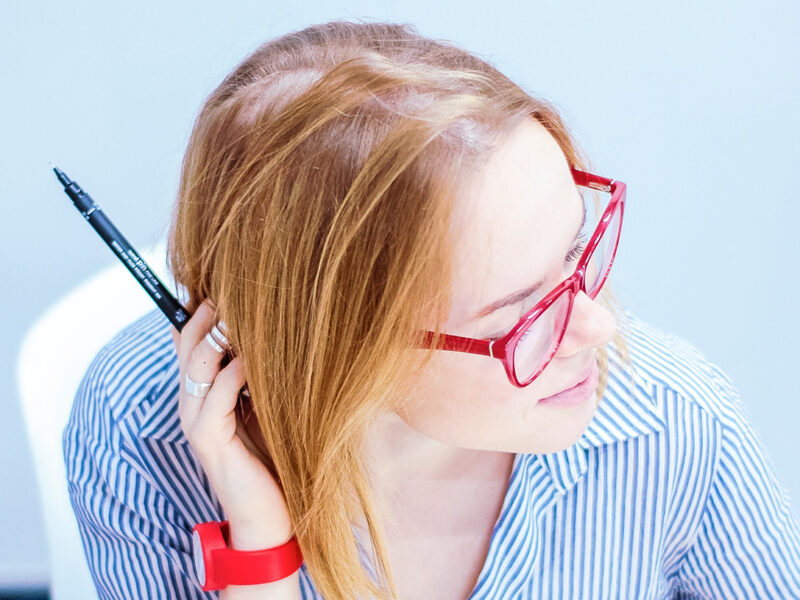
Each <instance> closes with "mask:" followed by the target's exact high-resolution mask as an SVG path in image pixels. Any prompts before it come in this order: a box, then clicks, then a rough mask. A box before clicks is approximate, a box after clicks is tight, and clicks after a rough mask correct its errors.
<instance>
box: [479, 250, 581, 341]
mask: <svg viewBox="0 0 800 600" xmlns="http://www.w3.org/2000/svg"><path fill="white" fill-rule="evenodd" d="M585 242H586V240H585V239H584V238H583V236H581V237H579V238H578V241H577V242H575V245H574V246H573V247H572V249H571V250H570V251H569V252H567V256H566V257H565V258H564V262H566V263H571V262H574V261H576V260H578V259H579V258H580V257H581V254H583V251H584V250H585V249H586V244H585ZM528 331H530V329H529V330H528ZM528 331H526V332H525V333H523V334H522V338H520V339H523V338H524V337H525V336H526V335H528ZM504 335H505V333H503V334H498V335H495V336H492V337H488V338H485V339H487V340H489V341H494V340H499V339H500V338H501V337H503V336H504Z"/></svg>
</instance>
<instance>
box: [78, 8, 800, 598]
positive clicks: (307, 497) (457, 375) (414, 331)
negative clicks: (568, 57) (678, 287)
mask: <svg viewBox="0 0 800 600" xmlns="http://www.w3.org/2000/svg"><path fill="white" fill-rule="evenodd" d="M593 173H594V170H593V169H592V168H591V167H590V165H589V163H588V161H587V160H586V159H585V158H584V157H583V156H582V154H581V152H580V151H579V149H578V148H577V146H576V143H575V141H574V140H573V139H572V137H571V135H570V133H569V132H568V130H567V129H566V127H565V126H564V124H563V122H562V121H561V119H560V118H559V116H558V113H557V112H556V110H555V109H554V108H553V107H552V106H551V105H550V104H548V103H547V102H545V101H543V100H541V99H537V98H534V97H532V96H531V95H530V94H529V93H527V92H525V91H524V90H522V89H521V88H520V87H519V86H517V85H516V84H514V83H512V82H511V81H510V80H508V79H507V78H506V77H505V76H503V75H502V74H501V73H499V72H498V71H497V70H496V69H494V68H493V67H492V66H490V65H489V64H487V63H486V62H484V61H483V60H481V59H479V58H477V57H475V56H474V55H472V54H469V53H467V52H466V51H464V50H462V49H460V48H458V47H456V46H454V45H452V44H450V43H447V42H443V41H437V40H431V39H428V38H425V37H423V36H421V35H420V34H419V33H417V31H416V30H415V29H414V28H413V27H411V26H408V25H395V24H380V23H349V22H331V23H327V24H323V25H317V26H312V27H308V28H306V29H303V30H302V31H298V32H295V33H292V34H288V35H285V36H283V37H281V38H278V39H275V40H272V41H270V42H269V43H267V44H264V45H263V46H262V47H260V48H258V49H257V50H256V51H255V52H254V53H252V54H251V55H250V56H248V57H247V58H246V59H245V60H244V61H243V62H242V63H241V64H240V65H238V66H237V67H236V68H235V69H234V70H233V72H232V73H231V74H229V75H228V76H227V77H226V79H225V80H224V81H223V82H222V84H221V85H220V86H219V87H218V88H217V89H216V90H215V91H214V92H213V93H212V94H211V96H210V97H209V98H208V99H207V101H206V103H205V105H204V107H203V109H202V110H201V112H200V115H199V117H198V119H197V121H196V124H195V127H194V131H193V133H192V137H191V140H190V142H189V146H188V149H187V152H186V155H185V160H184V163H183V169H182V174H181V183H180V189H179V194H178V201H177V209H176V214H175V217H174V220H173V227H172V230H171V232H170V237H169V252H168V253H169V260H170V266H171V269H172V272H173V274H174V277H175V285H176V286H177V287H179V288H180V289H182V290H184V291H185V293H186V297H187V298H188V301H187V302H186V303H185V304H186V306H187V308H188V309H189V311H190V312H192V313H193V317H192V319H191V320H190V321H189V323H188V324H187V325H186V326H185V328H184V329H183V331H182V332H181V334H178V333H177V331H175V330H174V328H171V327H170V325H169V323H168V321H167V320H166V319H165V318H164V317H163V316H162V315H160V313H158V312H156V311H154V312H152V313H150V314H149V315H147V316H146V317H144V318H142V319H140V320H139V321H137V322H136V323H134V324H132V325H131V326H130V327H128V328H127V329H126V330H124V331H123V332H121V333H120V334H119V335H118V336H117V337H116V338H114V340H112V341H111V342H110V343H109V344H108V346H106V348H105V349H104V350H103V351H102V352H101V353H100V354H99V355H98V357H97V358H96V359H95V361H94V363H93V365H92V367H91V368H90V369H89V371H88V372H87V374H86V376H85V378H84V382H83V385H82V387H81V389H80V391H79V394H78V396H77V398H76V403H75V407H74V409H73V413H72V415H71V419H70V422H69V425H68V427H67V429H66V431H65V453H66V460H67V467H68V477H69V480H70V489H71V497H72V502H73V506H74V508H75V512H76V515H77V518H78V523H79V526H80V530H81V533H82V536H83V539H84V544H85V547H86V550H87V556H88V559H89V563H90V567H91V570H92V573H93V576H94V579H95V582H96V584H97V587H98V591H99V593H100V595H101V597H103V598H138V597H147V598H156V597H157V598H202V597H213V595H214V593H213V592H203V591H202V589H201V585H200V583H199V581H198V578H197V577H196V576H195V572H194V566H195V563H193V559H192V555H191V552H192V530H193V527H194V526H195V525H196V524H198V523H204V522H215V521H223V520H227V521H228V526H229V539H228V542H227V543H228V545H229V546H230V547H231V548H233V549H235V550H240V551H256V550H262V549H267V548H273V547H276V546H279V545H282V544H284V543H286V542H287V540H288V541H290V542H291V540H292V538H293V537H295V539H296V541H297V542H298V543H299V547H300V548H301V549H302V558H303V559H304V563H303V565H302V566H301V567H300V568H299V570H296V571H294V572H293V573H291V574H290V575H287V576H285V577H282V578H281V579H278V580H275V581H271V582H268V583H258V584H255V583H254V584H251V585H227V587H225V588H224V589H223V590H222V591H221V592H220V596H219V597H221V598H226V599H228V600H232V599H236V598H281V599H288V598H304V599H307V598H326V599H328V600H331V599H345V598H347V599H350V598H369V597H387V598H388V597H396V598H402V599H417V598H426V599H427V598H437V599H457V598H458V599H461V598H491V599H506V598H794V597H800V527H798V521H797V516H796V514H795V513H794V512H793V510H792V508H791V506H790V503H789V500H788V498H787V495H786V493H785V491H784V490H783V488H782V487H781V485H780V483H779V481H778V479H777V478H776V475H775V472H774V470H773V468H772V466H771V465H770V463H769V461H768V459H767V458H766V456H765V453H764V450H763V448H762V446H761V445H760V443H759V441H758V439H757V438H756V436H755V434H754V432H753V429H752V427H751V425H750V423H749V421H748V419H747V417H746V416H745V414H744V413H743V410H742V407H741V404H740V402H739V399H738V394H737V391H736V389H735V387H734V385H733V383H732V381H731V380H730V379H729V378H728V377H727V376H726V375H725V374H724V373H723V372H721V371H720V370H719V368H717V367H716V366H715V365H713V364H711V363H709V362H708V361H707V360H706V359H705V358H704V357H703V356H702V355H701V354H700V353H698V352H697V351H696V350H695V349H694V348H693V347H692V346H691V345H690V344H688V343H686V342H684V341H682V340H680V339H676V338H674V337H672V336H669V335H667V334H665V333H663V332H660V331H658V330H656V329H654V328H652V327H650V326H648V325H646V324H645V323H643V322H641V321H639V320H637V319H635V318H634V317H633V316H632V315H630V314H629V313H627V312H625V311H624V310H621V309H618V308H617V309H615V308H614V303H613V301H612V299H611V297H610V295H609V290H608V287H603V285H604V283H605V279H606V277H607V275H608V270H609V269H610V267H611V264H612V262H613V256H614V252H615V250H616V247H617V242H618V239H619V233H620V226H621V222H622V215H623V209H624V202H625V186H624V184H622V183H621V182H615V181H613V180H611V179H606V178H604V177H600V176H597V175H594V174H593ZM565 281H566V283H564V282H565ZM534 317H535V320H534ZM220 320H221V321H224V323H226V324H227V331H226V334H227V339H226V340H223V339H221V338H220V336H219V335H218V334H215V335H216V337H215V335H210V332H211V330H212V326H213V325H214V324H215V323H216V322H217V321H220ZM464 338H468V339H464ZM225 341H227V342H229V344H230V346H231V347H232V348H234V349H235V353H236V356H237V358H235V359H234V360H232V361H231V362H230V363H229V364H227V365H225V364H224V360H223V352H224V350H225V348H224V346H219V342H225ZM245 382H246V383H247V387H248V389H249V392H250V397H251V398H252V399H253V400H252V402H246V401H244V399H243V401H242V402H238V401H237V398H238V392H239V390H240V388H241V387H242V386H243V385H244V384H245ZM203 384H205V386H204V385H203ZM567 390H569V391H567ZM190 392H192V393H190ZM198 560H200V559H198ZM201 562H202V561H201ZM201 575H202V574H201Z"/></svg>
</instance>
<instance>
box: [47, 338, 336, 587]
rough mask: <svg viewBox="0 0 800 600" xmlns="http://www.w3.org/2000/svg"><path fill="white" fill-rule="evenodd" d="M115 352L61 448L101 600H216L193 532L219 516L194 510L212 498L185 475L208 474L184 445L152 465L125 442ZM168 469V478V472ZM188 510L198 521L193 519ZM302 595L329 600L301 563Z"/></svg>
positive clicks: (133, 441)
mask: <svg viewBox="0 0 800 600" xmlns="http://www.w3.org/2000/svg"><path fill="white" fill-rule="evenodd" d="M114 352H115V350H114V348H113V347H111V346H109V347H107V348H105V349H104V350H102V351H101V352H100V353H99V354H98V356H97V357H96V358H95V360H94V361H93V363H92V364H91V365H90V367H89V369H88V370H87V372H86V374H85V375H84V377H83V380H82V382H81V385H80V387H79V389H78V392H77V394H76V397H75V402H74V404H73V408H72V411H71V414H70V417H69V420H68V422H67V425H66V427H65V428H64V432H63V438H62V442H63V452H64V461H65V465H66V475H67V485H68V489H69V498H70V503H71V505H72V508H73V511H74V512H75V517H76V519H77V524H78V530H79V532H80V535H81V539H82V543H83V548H84V553H85V556H86V560H87V563H88V567H89V571H90V573H91V576H92V579H93V581H94V585H95V587H96V589H97V594H98V597H99V598H100V599H101V600H110V599H114V600H123V599H124V600H132V599H138V598H148V599H149V598H153V599H155V598H170V599H181V600H184V599H188V600H195V599H208V598H218V597H219V594H218V592H205V591H203V589H202V587H201V586H200V584H199V582H198V580H197V578H196V575H195V571H194V563H193V559H192V529H193V527H194V524H195V523H196V522H200V521H207V520H218V519H221V518H223V515H222V513H221V511H220V512H219V513H215V512H211V511H210V509H207V508H205V509H200V508H198V505H199V504H201V503H202V497H203V495H204V494H205V493H206V492H205V490H204V489H202V488H201V487H198V486H197V485H196V483H195V482H194V481H193V480H192V479H191V478H189V477H188V475H187V474H188V473H192V472H194V471H195V470H197V469H200V470H201V469H202V467H201V466H200V465H199V463H196V464H195V462H194V460H193V458H192V457H193V455H192V453H191V450H190V449H189V447H188V444H180V445H179V446H172V445H171V444H168V443H164V445H159V446H157V449H154V450H153V451H152V452H153V455H155V454H156V453H157V454H158V455H159V456H160V457H161V459H162V460H161V461H160V462H159V464H158V465H155V464H153V463H151V462H148V461H150V460H151V458H152V457H151V456H150V455H149V454H148V453H144V452H142V447H141V445H140V444H141V443H142V440H141V438H138V437H137V438H133V437H132V436H130V435H126V433H125V428H124V427H123V426H121V425H120V423H119V422H118V421H117V419H116V418H115V414H116V413H117V412H119V410H120V408H119V406H120V405H124V404H125V401H124V400H120V398H123V397H124V396H125V395H126V394H127V392H125V391H124V387H125V386H124V385H122V384H121V383H120V381H121V380H124V379H125V378H124V376H121V375H120V373H115V372H114V371H113V369H114V367H113V365H114V364H115V363H118V362H119V361H118V357H115V355H114V354H113V353H114ZM123 375H124V374H123ZM107 382H110V383H107ZM131 387H135V386H131ZM109 389H114V390H115V391H114V393H113V394H109V393H108V391H107V390H109ZM130 393H133V392H130ZM112 407H114V408H112ZM129 410H130V408H129V407H128V408H125V409H122V412H125V411H129ZM166 465H170V467H169V468H168V470H162V469H163V468H167V466H166ZM165 481H169V482H170V485H171V486H173V487H175V486H177V487H180V488H181V489H182V490H183V497H184V498H185V503H188V504H189V505H192V506H183V507H180V506H177V505H176V500H175V496H174V493H173V494H170V493H167V492H166V491H165V490H166V488H165V487H164V485H162V484H164V482H165ZM170 489H171V488H170ZM182 509H183V510H182ZM187 510H191V511H192V513H193V514H194V515H195V517H192V516H187ZM300 592H301V597H302V598H303V600H323V599H322V596H320V595H319V594H318V593H317V592H316V591H315V589H314V586H313V583H312V581H311V578H310V576H309V574H308V571H307V568H306V565H305V563H303V565H302V566H301V567H300Z"/></svg>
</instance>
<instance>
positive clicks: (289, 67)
mask: <svg viewBox="0 0 800 600" xmlns="http://www.w3.org/2000/svg"><path fill="white" fill-rule="evenodd" d="M530 118H534V119H536V120H537V121H538V122H539V123H541V124H542V125H543V126H544V127H545V128H546V129H547V130H548V132H549V133H550V134H551V135H552V136H553V138H554V139H555V141H556V142H557V143H558V144H559V146H560V148H561V150H562V151H563V152H564V155H565V156H566V159H567V162H568V163H569V165H570V166H572V167H575V168H577V169H580V170H589V171H591V170H592V169H591V167H590V166H589V163H588V161H587V160H586V159H585V157H583V156H582V154H581V153H580V150H579V149H578V147H577V145H576V143H575V142H574V141H573V139H572V136H571V134H570V133H569V132H568V130H567V128H566V126H565V125H564V123H563V122H562V120H561V119H560V117H559V115H558V113H557V111H556V110H555V108H554V107H553V106H552V105H551V104H549V103H548V102H547V101H545V100H543V99H541V98H537V97H535V96H533V95H532V94H531V93H529V92H526V91H525V90H523V89H522V88H521V87H520V86H519V85H517V84H515V83H513V82H512V81H510V80H509V79H508V78H507V77H506V76H505V75H503V74H502V73H500V72H499V71H498V70H497V69H495V68H494V67H493V66H491V65H490V64H488V63H487V62H486V61H484V60H482V59H481V58H478V57H477V56H475V55H474V54H471V53H469V52H467V51H465V50H463V49H461V48H459V47H458V46H456V45H455V44H453V43H451V42H449V41H446V40H435V39H430V38H427V37H424V36H422V35H421V34H420V33H419V32H418V31H417V29H416V28H415V27H414V26H412V25H409V24H395V23H381V22H363V21H358V22H348V21H334V22H329V23H324V24H319V25H312V26H309V27H306V28H304V29H302V30H300V31H296V32H292V33H289V34H286V35H283V36H281V37H277V38H275V39H272V40H270V41H268V42H266V43H264V44H263V45H261V46H260V47H258V48H257V49H256V50H255V51H254V52H252V53H251V54H250V55H248V56H247V57H246V58H245V59H244V60H242V61H241V62H240V63H239V64H238V65H237V66H236V67H235V68H234V69H233V70H232V71H231V72H230V73H229V74H228V75H227V76H226V77H225V79H224V80H223V81H222V83H221V84H220V85H219V86H218V87H217V88H216V89H214V90H213V92H212V93H211V94H210V95H209V97H208V98H207V99H206V101H205V103H204V105H203V106H202V109H201V110H200V113H199V115H198V116H197V119H196V121H195V123H194V127H193V130H192V134H191V138H190V140H189V143H188V147H187V149H186V153H185V156H184V159H183V164H182V169H181V175H180V184H179V190H178V195H177V201H176V207H175V213H174V216H173V220H172V223H171V227H170V232H169V238H168V261H169V265H170V267H171V271H172V275H173V277H174V281H175V284H176V286H178V287H183V288H185V291H186V292H187V294H188V301H187V302H186V304H187V309H188V310H189V311H190V312H192V313H193V312H194V311H195V310H196V309H197V307H198V306H199V304H200V303H201V302H202V301H203V300H204V299H206V298H211V299H213V302H214V303H215V304H216V305H217V307H218V315H217V316H218V318H220V319H223V320H224V321H225V322H226V323H227V325H228V327H229V330H230V340H231V343H232V344H233V346H234V347H235V348H236V349H237V353H238V354H240V355H241V356H243V357H244V359H245V362H246V367H247V372H246V377H247V381H248V387H249V389H250V393H251V396H252V398H253V410H254V412H255V415H256V416H257V420H258V428H259V429H260V430H261V432H262V434H263V439H264V441H265V443H266V445H267V448H268V449H269V453H270V456H269V464H268V467H269V468H270V470H271V471H272V472H273V474H275V475H276V476H277V478H278V479H279V481H280V484H281V486H282V488H283V490H284V494H285V496H286V500H287V504H288V507H289V512H290V515H291V518H292V523H293V525H294V528H295V532H296V535H297V539H298V542H299V544H300V547H301V549H302V552H303V555H304V557H305V563H306V566H307V568H308V572H309V574H310V575H311V578H312V580H313V582H314V585H315V587H316V588H317V591H318V592H319V593H320V594H321V595H322V596H324V597H325V598H327V599H328V600H345V599H347V600H351V599H352V598H393V597H396V596H397V593H396V587H395V585H394V583H393V581H392V578H391V570H390V568H389V564H388V561H387V553H386V545H385V539H384V534H383V530H382V526H381V523H380V522H379V520H378V518H377V512H376V505H375V502H374V499H373V496H372V491H371V488H370V484H369V481H370V480H369V478H368V473H367V470H366V466H365V465H364V464H363V463H362V454H361V449H362V442H363V439H364V433H365V431H366V430H367V429H368V427H369V425H370V424H371V423H372V422H373V420H374V419H375V418H376V416H377V415H378V414H380V412H381V411H383V410H385V409H387V408H391V407H392V406H396V404H397V403H398V402H399V401H401V400H402V397H403V391H404V389H407V388H406V385H408V384H409V383H410V382H411V381H413V378H414V376H415V375H416V374H417V373H419V369H420V368H421V367H422V366H424V364H425V363H426V362H427V361H428V360H429V358H430V357H431V356H432V352H433V351H432V350H431V351H427V352H422V351H416V352H409V351H408V349H409V347H410V346H411V345H413V344H414V343H415V342H416V341H417V338H416V332H417V331H418V329H419V325H420V323H426V324H431V325H432V326H433V327H434V331H437V332H441V331H442V327H443V324H444V323H445V322H446V321H447V315H448V312H449V297H450V277H451V264H452V246H453V244H452V238H451V237H449V236H448V228H449V227H450V216H451V208H452V207H453V206H454V204H455V203H456V202H458V199H459V196H460V194H461V193H463V192H462V190H464V189H465V188H464V187H463V186H465V185H466V182H467V181H468V179H469V177H468V175H469V174H470V173H471V172H473V171H474V170H475V169H477V168H478V167H479V166H480V165H481V164H482V163H484V162H485V161H486V160H487V156H488V155H489V154H490V153H491V152H492V151H493V149H495V148H497V146H498V144H499V143H500V142H501V141H502V140H503V139H505V138H506V137H507V136H508V135H509V134H510V133H511V132H512V131H513V130H514V129H515V127H516V126H517V125H519V124H520V123H521V122H523V121H524V120H525V119H530ZM599 299H600V301H601V302H603V303H604V304H605V305H606V306H608V307H609V308H611V309H612V310H614V311H615V309H614V307H613V306H612V304H613V303H616V301H613V298H612V297H611V295H610V292H609V291H608V287H606V288H604V290H603V292H602V293H601V295H600V296H599ZM615 314H618V313H617V312H616V311H615ZM436 341H437V340H434V342H436ZM615 341H616V343H617V344H618V345H619V346H620V347H621V348H623V356H625V358H626V359H627V357H628V353H627V349H626V347H625V344H624V340H623V339H622V338H621V334H620V333H618V334H617V338H615ZM599 362H600V367H601V368H600V371H601V380H600V394H601V395H602V391H603V390H604V389H605V384H606V380H607V365H608V359H607V353H606V351H605V349H601V352H600V356H599ZM265 518H268V515H265ZM356 519H358V520H359V521H361V522H365V523H366V524H367V526H368V531H369V535H370V539H371V542H372V548H371V550H372V552H373V556H372V560H373V564H374V565H375V566H376V567H377V573H378V575H379V580H380V581H379V582H378V584H377V585H376V582H374V581H373V580H372V579H371V577H370V576H369V574H368V573H367V572H366V571H365V570H364V569H363V568H362V566H361V564H360V559H359V554H358V547H357V544H356V541H355V538H354V535H353V532H352V530H351V522H354V521H355V520H356Z"/></svg>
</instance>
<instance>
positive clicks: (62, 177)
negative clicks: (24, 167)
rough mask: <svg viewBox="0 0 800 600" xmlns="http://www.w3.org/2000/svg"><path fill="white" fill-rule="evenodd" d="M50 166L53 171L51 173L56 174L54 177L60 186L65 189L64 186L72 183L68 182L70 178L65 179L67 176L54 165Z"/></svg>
mask: <svg viewBox="0 0 800 600" xmlns="http://www.w3.org/2000/svg"><path fill="white" fill-rule="evenodd" d="M50 166H51V167H52V169H53V172H54V173H55V174H56V177H58V180H59V181H60V182H61V184H62V185H63V186H65V187H66V186H68V185H69V184H71V183H72V181H71V180H70V178H69V177H67V174H66V173H64V171H62V170H61V169H59V168H58V167H57V166H55V165H54V164H53V163H52V162H51V163H50Z"/></svg>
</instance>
